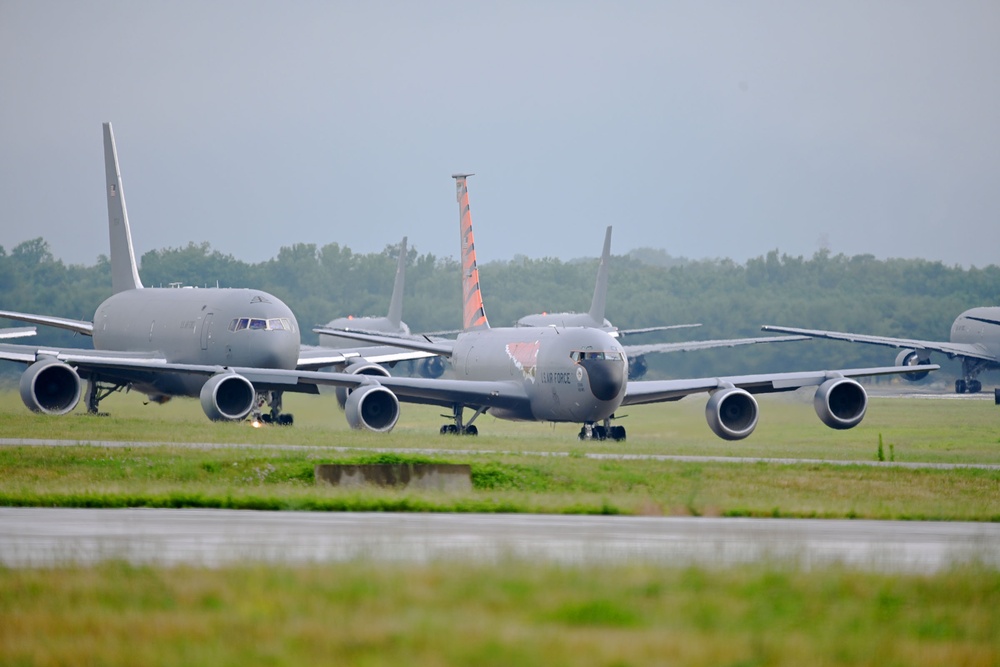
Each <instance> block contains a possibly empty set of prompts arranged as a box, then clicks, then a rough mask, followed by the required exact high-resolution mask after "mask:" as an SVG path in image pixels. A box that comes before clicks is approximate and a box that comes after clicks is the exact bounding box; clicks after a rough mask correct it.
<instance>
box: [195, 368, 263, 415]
mask: <svg viewBox="0 0 1000 667" xmlns="http://www.w3.org/2000/svg"><path fill="white" fill-rule="evenodd" d="M256 398H257V392H256V390H254V388H253V385H252V384H251V383H250V380H248V379H246V378H245V377H243V376H242V375H237V374H236V373H217V374H216V375H213V376H212V377H210V378H209V379H208V382H206V383H205V384H204V386H202V388H201V409H202V410H204V411H205V414H206V415H208V418H209V419H211V420H212V421H239V420H240V419H243V418H245V417H246V416H247V415H248V414H250V410H251V409H252V408H253V405H254V399H256Z"/></svg>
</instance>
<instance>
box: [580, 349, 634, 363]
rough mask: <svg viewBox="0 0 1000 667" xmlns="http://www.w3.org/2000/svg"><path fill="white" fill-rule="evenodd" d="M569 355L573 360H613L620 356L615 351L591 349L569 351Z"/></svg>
mask: <svg viewBox="0 0 1000 667" xmlns="http://www.w3.org/2000/svg"><path fill="white" fill-rule="evenodd" d="M569 356H570V358H571V359H572V360H573V361H582V360H584V359H608V360H610V361H615V360H618V359H621V358H622V357H621V355H620V354H619V353H617V352H613V351H612V352H595V351H593V350H588V351H586V352H582V351H574V352H570V354H569Z"/></svg>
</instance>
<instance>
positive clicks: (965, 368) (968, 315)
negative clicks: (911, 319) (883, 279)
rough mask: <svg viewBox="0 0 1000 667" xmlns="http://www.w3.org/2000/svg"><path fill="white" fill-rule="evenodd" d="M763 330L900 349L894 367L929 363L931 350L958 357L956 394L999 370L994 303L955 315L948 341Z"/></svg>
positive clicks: (998, 317)
mask: <svg viewBox="0 0 1000 667" xmlns="http://www.w3.org/2000/svg"><path fill="white" fill-rule="evenodd" d="M762 329H763V330H764V331H781V332H785V333H791V334H797V335H801V336H812V337H814V338H828V339H830V340H843V341H848V342H851V343H867V344H868V345H884V346H886V347H895V348H902V350H901V351H900V352H899V353H898V354H897V355H896V365H897V366H909V367H925V366H926V365H927V364H929V363H930V358H931V356H930V355H931V352H939V353H941V354H944V355H947V356H948V358H949V359H955V358H957V359H961V360H962V377H960V378H958V379H957V380H955V393H957V394H964V393H966V392H968V393H970V394H976V393H979V392H980V391H982V389H983V385H982V382H980V380H979V374H980V373H982V372H983V371H987V370H996V369H1000V307H997V306H981V307H979V308H970V309H969V310H967V311H965V312H964V313H962V314H961V315H959V316H958V317H956V318H955V321H954V322H952V324H951V335H950V337H949V340H947V341H936V340H917V339H914V338H891V337H889V336H874V335H871V334H856V333H848V332H845V331H823V330H820V329H797V328H794V327H779V326H770V325H767V326H764V327H762ZM917 370H920V369H919V368H918V369H917ZM925 377H927V373H926V372H915V373H910V374H909V375H907V376H906V378H907V379H908V380H912V381H917V380H922V379H923V378H925Z"/></svg>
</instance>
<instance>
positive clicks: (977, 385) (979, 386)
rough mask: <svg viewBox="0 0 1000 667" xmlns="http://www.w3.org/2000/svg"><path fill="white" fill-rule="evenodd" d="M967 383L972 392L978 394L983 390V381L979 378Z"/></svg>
mask: <svg viewBox="0 0 1000 667" xmlns="http://www.w3.org/2000/svg"><path fill="white" fill-rule="evenodd" d="M967 384H968V390H969V393H970V394H978V393H979V392H981V391H982V390H983V383H982V382H980V381H979V380H969V382H968V383H967Z"/></svg>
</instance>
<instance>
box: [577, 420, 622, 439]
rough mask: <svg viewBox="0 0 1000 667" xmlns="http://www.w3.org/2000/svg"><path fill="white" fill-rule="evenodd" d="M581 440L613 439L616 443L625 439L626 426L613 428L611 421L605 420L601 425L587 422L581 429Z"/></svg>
mask: <svg viewBox="0 0 1000 667" xmlns="http://www.w3.org/2000/svg"><path fill="white" fill-rule="evenodd" d="M579 438H580V440H607V439H608V438H611V439H612V440H615V441H621V440H624V439H625V427H624V426H612V425H611V419H605V420H604V421H603V422H602V423H600V424H595V423H594V422H586V423H584V425H583V426H581V427H580V435H579Z"/></svg>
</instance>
